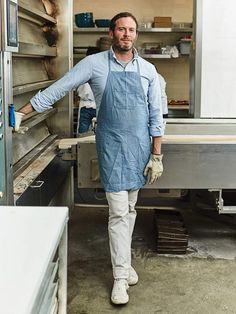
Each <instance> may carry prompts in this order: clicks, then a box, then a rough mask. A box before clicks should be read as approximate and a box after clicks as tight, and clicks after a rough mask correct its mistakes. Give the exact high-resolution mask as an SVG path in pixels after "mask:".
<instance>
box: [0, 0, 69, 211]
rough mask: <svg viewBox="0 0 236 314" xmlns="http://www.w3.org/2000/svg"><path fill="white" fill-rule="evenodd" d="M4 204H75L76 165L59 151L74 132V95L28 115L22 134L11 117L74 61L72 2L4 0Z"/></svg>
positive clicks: (0, 153)
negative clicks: (42, 111) (44, 110)
mask: <svg viewBox="0 0 236 314" xmlns="http://www.w3.org/2000/svg"><path fill="white" fill-rule="evenodd" d="M0 3H1V60H0V72H1V80H0V86H1V89H0V91H1V94H0V97H1V101H0V119H1V120H0V139H1V140H0V162H1V169H0V204H4V205H5V204H16V205H35V206H39V205H49V204H52V205H56V204H60V205H63V204H64V205H72V204H73V170H72V164H71V163H69V162H66V161H63V160H62V159H61V157H60V156H59V154H58V150H57V144H58V140H59V139H60V138H62V137H63V138H64V137H70V136H71V130H72V114H71V112H72V103H71V101H72V97H71V94H68V95H66V96H65V97H64V98H63V99H62V100H61V101H59V102H58V103H57V104H56V105H55V106H54V107H53V108H52V109H51V110H48V111H46V112H44V113H37V112H33V113H32V114H29V115H26V116H25V117H24V119H23V123H22V129H21V130H22V131H21V133H15V132H13V125H12V119H11V118H9V114H11V112H10V111H11V110H12V108H13V106H14V108H15V110H19V109H20V108H21V107H22V106H23V105H25V104H26V103H28V102H29V100H30V98H31V97H32V96H33V95H35V94H36V93H37V91H39V90H41V89H44V88H46V87H48V86H49V85H51V84H52V83H53V82H54V81H55V80H56V79H58V78H60V77H61V76H62V75H63V74H65V73H66V72H67V71H68V70H69V69H70V68H71V66H72V16H73V14H72V12H73V8H72V1H71V0H67V1H63V0H57V1H49V0H42V1H41V0H40V1H39V0H18V1H17V0H1V2H0Z"/></svg>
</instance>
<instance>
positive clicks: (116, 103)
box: [96, 53, 151, 192]
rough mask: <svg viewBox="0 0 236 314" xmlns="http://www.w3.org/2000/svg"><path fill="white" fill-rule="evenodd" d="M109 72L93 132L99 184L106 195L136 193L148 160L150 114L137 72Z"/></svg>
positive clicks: (142, 180)
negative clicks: (129, 191)
mask: <svg viewBox="0 0 236 314" xmlns="http://www.w3.org/2000/svg"><path fill="white" fill-rule="evenodd" d="M108 62H109V72H108V77H107V82H106V87H105V90H104V93H103V97H102V101H101V105H100V109H99V113H98V117H97V129H96V148H97V155H98V161H99V171H100V176H101V181H102V184H103V187H104V189H105V191H106V192H119V191H127V190H130V189H139V188H141V187H142V186H143V185H144V184H145V183H146V177H144V175H143V171H144V168H145V166H146V164H147V162H148V160H149V157H150V145H151V143H150V136H149V129H148V123H149V118H148V117H149V113H148V108H147V104H146V101H145V95H144V91H143V87H142V83H141V77H140V69H139V64H138V60H136V62H137V67H138V72H128V71H121V72H118V71H111V56H110V53H109V60H108Z"/></svg>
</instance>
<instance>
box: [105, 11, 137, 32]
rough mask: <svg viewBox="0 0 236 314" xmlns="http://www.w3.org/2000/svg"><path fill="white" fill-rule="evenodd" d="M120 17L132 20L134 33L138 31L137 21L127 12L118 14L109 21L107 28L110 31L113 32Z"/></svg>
mask: <svg viewBox="0 0 236 314" xmlns="http://www.w3.org/2000/svg"><path fill="white" fill-rule="evenodd" d="M122 17H131V19H133V20H134V22H135V24H136V31H138V21H137V19H136V17H135V16H134V15H133V14H131V13H129V12H121V13H118V14H116V15H115V16H114V17H113V18H112V19H111V22H110V27H109V28H110V30H111V31H113V32H114V30H115V27H116V21H117V20H119V19H120V18H122Z"/></svg>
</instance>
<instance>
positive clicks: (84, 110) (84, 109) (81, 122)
mask: <svg viewBox="0 0 236 314" xmlns="http://www.w3.org/2000/svg"><path fill="white" fill-rule="evenodd" d="M98 52H100V49H99V48H97V47H89V48H88V50H87V52H86V56H90V55H92V54H95V53H98ZM77 94H78V96H79V98H80V101H79V112H78V124H77V136H79V135H80V134H82V133H86V132H88V131H89V128H90V127H91V126H92V120H93V118H96V102H95V99H94V95H93V92H92V90H91V87H90V85H89V84H88V83H85V84H84V85H80V86H79V87H78V89H77Z"/></svg>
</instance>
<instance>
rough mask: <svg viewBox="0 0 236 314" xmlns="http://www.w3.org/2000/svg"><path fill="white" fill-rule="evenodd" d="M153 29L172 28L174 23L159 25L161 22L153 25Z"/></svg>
mask: <svg viewBox="0 0 236 314" xmlns="http://www.w3.org/2000/svg"><path fill="white" fill-rule="evenodd" d="M152 27H154V28H171V27H172V23H159V22H154V23H153V24H152Z"/></svg>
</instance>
